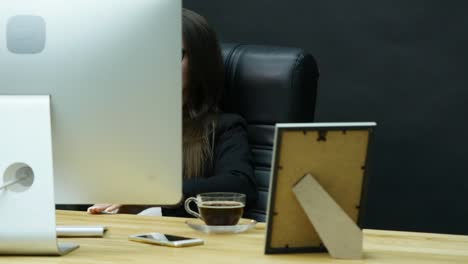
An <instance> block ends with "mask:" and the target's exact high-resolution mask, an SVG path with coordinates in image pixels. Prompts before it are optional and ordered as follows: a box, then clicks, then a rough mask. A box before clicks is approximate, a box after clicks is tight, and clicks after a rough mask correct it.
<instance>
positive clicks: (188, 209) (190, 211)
mask: <svg viewBox="0 0 468 264" xmlns="http://www.w3.org/2000/svg"><path fill="white" fill-rule="evenodd" d="M196 201H197V198H195V197H189V198H187V200H185V204H184V207H185V211H187V213H189V214H191V215H193V216H195V217H196V218H201V217H200V214H199V213H197V212H194V211H192V209H190V203H191V202H196Z"/></svg>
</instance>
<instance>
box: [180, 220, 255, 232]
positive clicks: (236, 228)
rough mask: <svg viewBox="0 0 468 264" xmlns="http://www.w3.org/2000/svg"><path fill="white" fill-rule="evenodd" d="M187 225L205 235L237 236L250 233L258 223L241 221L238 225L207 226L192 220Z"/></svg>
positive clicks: (199, 221)
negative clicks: (246, 232) (237, 234)
mask: <svg viewBox="0 0 468 264" xmlns="http://www.w3.org/2000/svg"><path fill="white" fill-rule="evenodd" d="M185 223H186V224H187V225H188V226H190V227H191V228H192V229H194V230H197V231H199V232H203V233H205V234H236V233H242V232H245V231H248V230H250V229H252V228H254V227H255V224H257V221H255V220H251V219H240V220H239V223H238V224H237V225H225V226H212V225H206V224H205V222H203V221H202V220H200V219H190V220H187V221H185Z"/></svg>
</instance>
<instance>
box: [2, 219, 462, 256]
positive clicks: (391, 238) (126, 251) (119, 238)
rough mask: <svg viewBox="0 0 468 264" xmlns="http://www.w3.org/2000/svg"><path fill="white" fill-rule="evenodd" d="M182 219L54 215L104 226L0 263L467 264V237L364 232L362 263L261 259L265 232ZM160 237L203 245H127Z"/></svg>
mask: <svg viewBox="0 0 468 264" xmlns="http://www.w3.org/2000/svg"><path fill="white" fill-rule="evenodd" d="M184 221H185V219H183V218H169V217H147V216H146V217H145V216H135V215H87V214H86V213H83V212H71V211H57V224H59V225H96V224H99V225H106V226H108V228H109V230H108V231H107V233H106V235H105V237H104V238H67V239H60V240H61V241H70V242H71V241H73V242H77V243H79V244H80V248H79V249H78V250H75V251H74V252H72V253H70V254H68V255H66V256H62V257H5V256H0V263H80V264H82V263H135V264H136V263H152V264H154V263H176V264H183V263H191V264H193V263H236V264H247V263H403V264H404V263H411V264H418V263H451V264H456V263H460V264H461V263H468V236H455V235H440V234H426V233H409V232H392V231H378V230H365V231H364V259H363V260H334V259H332V258H330V256H329V255H328V254H326V253H321V254H312V253H310V254H288V255H264V254H263V247H264V240H265V227H264V225H263V224H259V225H258V226H257V228H256V229H255V230H251V231H249V232H247V233H243V234H236V235H205V234H202V233H198V232H196V231H193V230H192V229H190V228H189V227H188V226H186V225H185V224H184ZM145 232H161V233H167V234H173V235H182V236H188V237H198V238H202V239H204V240H205V245H202V246H194V247H188V248H170V247H162V246H156V245H148V244H143V243H137V242H132V241H128V240H127V237H128V235H131V234H137V233H145Z"/></svg>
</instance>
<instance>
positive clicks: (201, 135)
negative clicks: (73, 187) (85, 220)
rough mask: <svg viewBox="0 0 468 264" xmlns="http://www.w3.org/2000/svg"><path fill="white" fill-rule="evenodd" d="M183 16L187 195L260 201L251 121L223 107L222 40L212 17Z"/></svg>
mask: <svg viewBox="0 0 468 264" xmlns="http://www.w3.org/2000/svg"><path fill="white" fill-rule="evenodd" d="M182 18H183V23H182V26H183V30H182V31H183V50H182V74H183V176H184V179H183V194H184V198H186V197H189V196H195V195H196V194H199V193H205V192H238V193H245V194H246V195H247V206H248V205H249V204H252V203H253V202H255V200H256V198H257V191H256V186H255V181H254V178H253V162H252V156H251V153H250V149H249V145H248V141H247V132H246V123H245V121H244V120H243V119H242V118H241V117H240V116H238V115H234V114H227V113H222V112H221V111H220V108H219V104H220V100H221V96H222V93H223V89H224V70H223V59H222V56H221V51H220V47H219V42H218V39H217V37H216V34H215V32H214V31H213V29H212V28H211V27H210V26H209V25H208V23H207V21H206V20H205V19H204V18H203V17H202V16H200V15H198V14H197V13H195V12H193V11H190V10H187V9H184V10H183V12H182ZM145 208H147V207H144V206H121V205H111V204H99V205H94V206H92V207H90V208H88V212H90V213H101V212H113V211H117V210H118V211H120V212H125V213H138V212H139V211H141V210H143V209H145ZM162 214H163V215H170V216H187V214H186V213H185V211H184V209H183V208H182V206H181V205H179V206H177V207H175V208H163V209H162Z"/></svg>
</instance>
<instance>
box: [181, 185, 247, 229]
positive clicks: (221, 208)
mask: <svg viewBox="0 0 468 264" xmlns="http://www.w3.org/2000/svg"><path fill="white" fill-rule="evenodd" d="M191 202H195V203H196V205H197V207H198V211H199V212H200V213H197V212H194V211H193V210H192V209H190V203H191ZM244 207H245V194H242V193H228V192H213V193H202V194H198V195H197V197H190V198H187V200H185V210H186V211H187V213H189V214H191V215H193V216H195V217H197V218H200V219H201V220H203V221H204V222H205V224H206V225H211V226H222V225H236V224H237V223H238V222H239V219H240V218H241V217H242V214H243V213H244Z"/></svg>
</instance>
